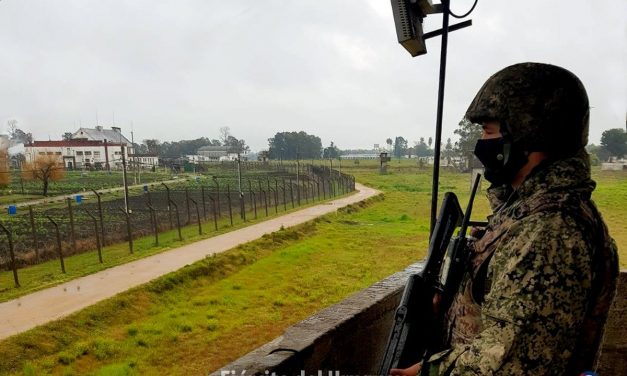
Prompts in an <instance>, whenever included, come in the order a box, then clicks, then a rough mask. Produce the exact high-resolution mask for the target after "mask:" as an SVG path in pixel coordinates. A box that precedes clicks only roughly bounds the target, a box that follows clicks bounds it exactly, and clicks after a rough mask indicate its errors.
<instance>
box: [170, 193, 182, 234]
mask: <svg viewBox="0 0 627 376" xmlns="http://www.w3.org/2000/svg"><path fill="white" fill-rule="evenodd" d="M169 203H170V205H173V206H174V210H175V211H176V228H177V229H178V232H179V240H180V241H183V235H181V216H180V215H179V207H178V206H177V205H176V203H175V202H174V201H172V200H170V201H169Z"/></svg>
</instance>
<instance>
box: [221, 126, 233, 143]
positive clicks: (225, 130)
mask: <svg viewBox="0 0 627 376" xmlns="http://www.w3.org/2000/svg"><path fill="white" fill-rule="evenodd" d="M229 137H231V128H229V127H220V141H222V145H225V146H228V145H227V143H228V142H229Z"/></svg>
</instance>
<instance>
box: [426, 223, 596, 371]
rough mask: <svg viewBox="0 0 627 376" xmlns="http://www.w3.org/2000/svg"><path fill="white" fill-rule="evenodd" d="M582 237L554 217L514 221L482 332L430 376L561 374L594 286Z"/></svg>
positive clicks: (495, 267)
mask: <svg viewBox="0 0 627 376" xmlns="http://www.w3.org/2000/svg"><path fill="white" fill-rule="evenodd" d="M584 239H585V238H584V234H583V233H582V231H581V229H578V228H577V226H576V223H575V222H574V221H573V220H572V219H570V218H568V217H564V216H563V215H562V214H559V213H550V214H547V213H539V214H535V215H532V216H530V217H527V218H524V219H521V220H520V221H518V222H516V224H515V225H513V226H512V228H511V229H510V230H509V234H507V236H505V237H504V238H503V239H502V241H501V244H499V245H498V247H497V250H496V253H495V254H494V259H493V260H492V263H491V265H490V267H491V268H492V272H493V283H492V288H491V290H490V293H489V294H488V295H487V296H486V300H485V302H484V304H483V306H482V323H483V329H482V331H481V333H480V335H479V336H478V337H477V338H475V339H474V340H473V342H472V343H470V344H469V345H467V346H463V347H458V348H454V349H452V351H451V352H450V353H448V354H447V355H445V356H444V357H442V358H441V359H440V361H437V362H435V367H434V372H433V374H440V375H532V374H537V375H553V374H554V375H561V374H564V372H565V368H566V366H567V364H568V361H569V359H570V356H571V354H572V351H573V350H574V347H575V342H576V338H577V332H578V328H579V327H580V325H581V321H582V320H583V317H584V315H585V309H586V301H587V296H588V294H589V290H590V285H591V259H590V255H589V247H588V246H587V244H586V241H585V240H584Z"/></svg>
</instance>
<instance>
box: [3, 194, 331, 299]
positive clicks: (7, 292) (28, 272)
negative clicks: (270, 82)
mask: <svg viewBox="0 0 627 376" xmlns="http://www.w3.org/2000/svg"><path fill="white" fill-rule="evenodd" d="M339 197H341V196H335V197H333V198H332V199H336V198H339ZM318 202H319V201H318V200H317V199H316V201H315V202H312V201H311V199H308V203H306V202H305V200H304V199H303V200H302V201H301V206H300V207H299V206H296V207H295V208H293V209H292V207H291V204H289V203H288V205H287V211H285V210H284V205H282V204H281V205H279V206H278V213H277V212H276V211H275V208H274V206H273V207H270V206H268V216H267V217H266V215H265V209H257V219H254V213H252V212H247V213H246V219H247V221H246V222H244V221H242V220H241V219H240V218H239V211H237V213H236V212H233V226H231V224H230V220H229V218H228V213H226V214H225V213H222V218H221V219H219V220H218V230H217V231H216V230H215V226H214V222H213V219H212V218H209V220H208V221H207V222H203V223H202V229H203V234H202V235H199V234H198V225H197V224H192V225H188V226H185V227H182V228H181V235H182V237H183V240H182V241H180V240H179V238H178V231H177V230H176V228H175V229H174V230H170V231H166V232H162V233H159V246H155V242H154V236H152V235H151V236H145V237H142V238H139V239H135V240H133V250H134V253H133V254H131V253H130V252H129V245H128V242H124V243H118V244H113V245H110V246H107V247H105V248H103V249H102V258H103V263H102V264H101V263H100V262H99V259H98V254H97V251H96V250H93V251H90V252H84V253H80V254H77V255H73V256H70V257H64V263H65V270H66V273H65V274H64V273H62V272H61V263H60V260H59V259H55V260H50V261H46V262H43V263H40V264H36V265H33V266H29V267H25V268H21V269H18V276H19V282H20V287H19V288H16V287H15V284H14V281H13V273H12V271H10V270H3V271H2V272H0V302H3V301H7V300H11V299H15V298H17V297H20V296H23V295H26V294H30V293H32V292H35V291H38V290H42V289H45V288H48V287H52V286H55V285H58V284H60V283H63V282H67V281H70V280H73V279H76V278H79V277H82V276H85V275H89V274H93V273H95V272H98V271H101V270H104V269H107V268H110V267H113V266H116V265H121V264H124V263H127V262H130V261H133V260H137V259H141V258H144V257H148V256H151V255H154V254H157V253H161V252H164V251H167V250H169V249H172V248H176V247H180V246H183V245H185V244H189V243H193V242H196V241H199V240H202V239H207V238H210V237H213V236H216V235H219V234H223V233H225V232H230V231H233V230H236V229H239V228H242V227H246V226H250V225H253V224H255V223H259V222H262V221H265V220H266V219H270V218H273V217H276V216H277V215H282V214H285V213H289V212H292V211H295V210H300V209H304V208H306V207H309V206H312V205H315V204H317V203H318ZM247 209H248V208H247Z"/></svg>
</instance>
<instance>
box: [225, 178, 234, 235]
mask: <svg viewBox="0 0 627 376" xmlns="http://www.w3.org/2000/svg"><path fill="white" fill-rule="evenodd" d="M226 200H227V202H228V203H229V219H230V221H231V226H233V208H232V207H231V186H230V185H229V184H227V185H226Z"/></svg>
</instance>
